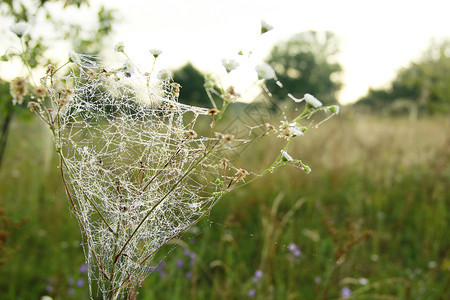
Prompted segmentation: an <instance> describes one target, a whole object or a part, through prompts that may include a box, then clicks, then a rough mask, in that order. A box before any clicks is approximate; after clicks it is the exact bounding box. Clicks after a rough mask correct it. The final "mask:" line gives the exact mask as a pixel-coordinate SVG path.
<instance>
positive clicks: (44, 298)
mask: <svg viewBox="0 0 450 300" xmlns="http://www.w3.org/2000/svg"><path fill="white" fill-rule="evenodd" d="M41 300H53V298H52V297H50V296H42V297H41Z"/></svg>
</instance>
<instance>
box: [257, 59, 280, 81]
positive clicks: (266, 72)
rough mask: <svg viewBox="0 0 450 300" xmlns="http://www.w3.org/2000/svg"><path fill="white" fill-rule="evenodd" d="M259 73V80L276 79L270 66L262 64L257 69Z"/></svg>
mask: <svg viewBox="0 0 450 300" xmlns="http://www.w3.org/2000/svg"><path fill="white" fill-rule="evenodd" d="M255 70H256V73H258V79H272V78H275V71H274V70H273V69H272V67H271V66H269V65H268V64H265V63H262V64H259V65H257V66H256V67H255Z"/></svg>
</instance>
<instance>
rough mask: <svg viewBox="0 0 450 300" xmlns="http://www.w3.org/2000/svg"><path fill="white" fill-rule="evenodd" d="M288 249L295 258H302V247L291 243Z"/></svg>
mask: <svg viewBox="0 0 450 300" xmlns="http://www.w3.org/2000/svg"><path fill="white" fill-rule="evenodd" d="M288 249H289V252H291V254H292V255H293V256H294V257H300V256H301V255H302V252H301V251H300V247H299V246H297V245H296V244H294V243H291V244H290V245H289V247H288Z"/></svg>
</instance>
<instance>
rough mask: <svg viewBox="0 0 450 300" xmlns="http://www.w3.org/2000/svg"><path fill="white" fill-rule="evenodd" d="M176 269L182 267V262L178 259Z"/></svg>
mask: <svg viewBox="0 0 450 300" xmlns="http://www.w3.org/2000/svg"><path fill="white" fill-rule="evenodd" d="M176 266H177V268H178V269H181V268H182V267H183V266H184V260H182V259H179V260H178V261H177V264H176Z"/></svg>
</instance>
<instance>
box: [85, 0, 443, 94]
mask: <svg viewBox="0 0 450 300" xmlns="http://www.w3.org/2000/svg"><path fill="white" fill-rule="evenodd" d="M90 2H91V6H90V8H88V9H85V11H86V12H87V13H86V14H85V15H83V18H80V17H79V16H78V19H79V21H80V22H88V21H87V20H88V19H89V14H91V15H92V16H91V18H92V20H94V18H95V13H96V11H97V10H96V9H97V8H98V7H99V6H100V5H102V4H104V5H105V6H106V7H109V8H117V10H118V13H119V16H120V20H121V21H120V22H118V23H116V24H115V25H114V30H115V32H114V35H113V36H112V37H111V39H110V40H109V43H110V44H111V48H112V47H113V46H114V44H115V43H116V42H119V41H121V42H124V44H125V45H126V48H127V52H128V54H129V55H130V56H131V57H133V58H134V59H135V61H136V62H137V63H138V64H144V65H145V64H151V61H150V59H149V55H148V49H151V48H161V49H162V50H163V51H164V53H163V55H162V56H161V57H160V59H161V60H160V61H159V64H160V65H164V66H166V67H170V68H175V67H178V66H180V65H182V64H183V63H185V62H187V61H191V62H193V63H194V65H196V66H197V67H199V68H200V69H201V70H202V71H206V72H209V71H213V72H216V71H217V70H219V69H220V70H222V69H221V62H220V61H221V59H222V58H228V57H233V55H234V54H236V53H237V51H239V50H241V49H249V48H254V49H255V58H254V59H256V60H258V59H259V60H263V59H264V58H265V57H267V55H268V52H269V50H270V49H271V48H272V47H273V45H275V44H276V43H279V42H280V41H283V40H286V39H288V38H289V37H290V36H292V35H294V34H295V33H298V32H301V31H305V30H311V29H313V30H317V31H323V30H330V31H333V32H334V33H335V34H336V35H337V36H338V37H339V39H340V41H341V47H340V49H341V54H340V56H339V62H340V63H341V64H342V65H343V67H344V70H345V73H344V77H343V81H344V84H345V86H344V89H343V90H342V92H341V94H340V95H339V99H340V100H341V102H342V103H346V102H349V101H354V100H356V99H357V98H358V97H360V96H362V95H364V94H365V93H366V92H367V89H368V88H369V87H370V86H372V87H382V86H385V85H387V84H388V83H389V82H390V81H391V80H392V79H393V77H394V75H395V73H396V71H397V70H398V69H399V68H401V67H404V66H407V65H408V63H409V62H410V60H411V59H418V58H419V57H420V55H421V53H422V52H423V51H424V50H425V49H426V48H427V45H428V44H429V42H430V39H431V38H433V37H436V38H438V39H439V38H443V37H450V18H449V14H450V1H448V0H428V1H416V0H409V1H404V0H377V1H361V0H339V1H336V0H314V1H312V0H310V1H303V0H257V1H254V0H142V1H138V0H128V1H124V0H91V1H90ZM261 20H265V21H266V22H268V23H270V24H272V25H273V26H274V30H272V31H270V32H269V33H267V34H266V35H264V36H263V38H261V39H259V40H258V41H257V42H256V36H257V35H258V33H259V30H260V21H261Z"/></svg>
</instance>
